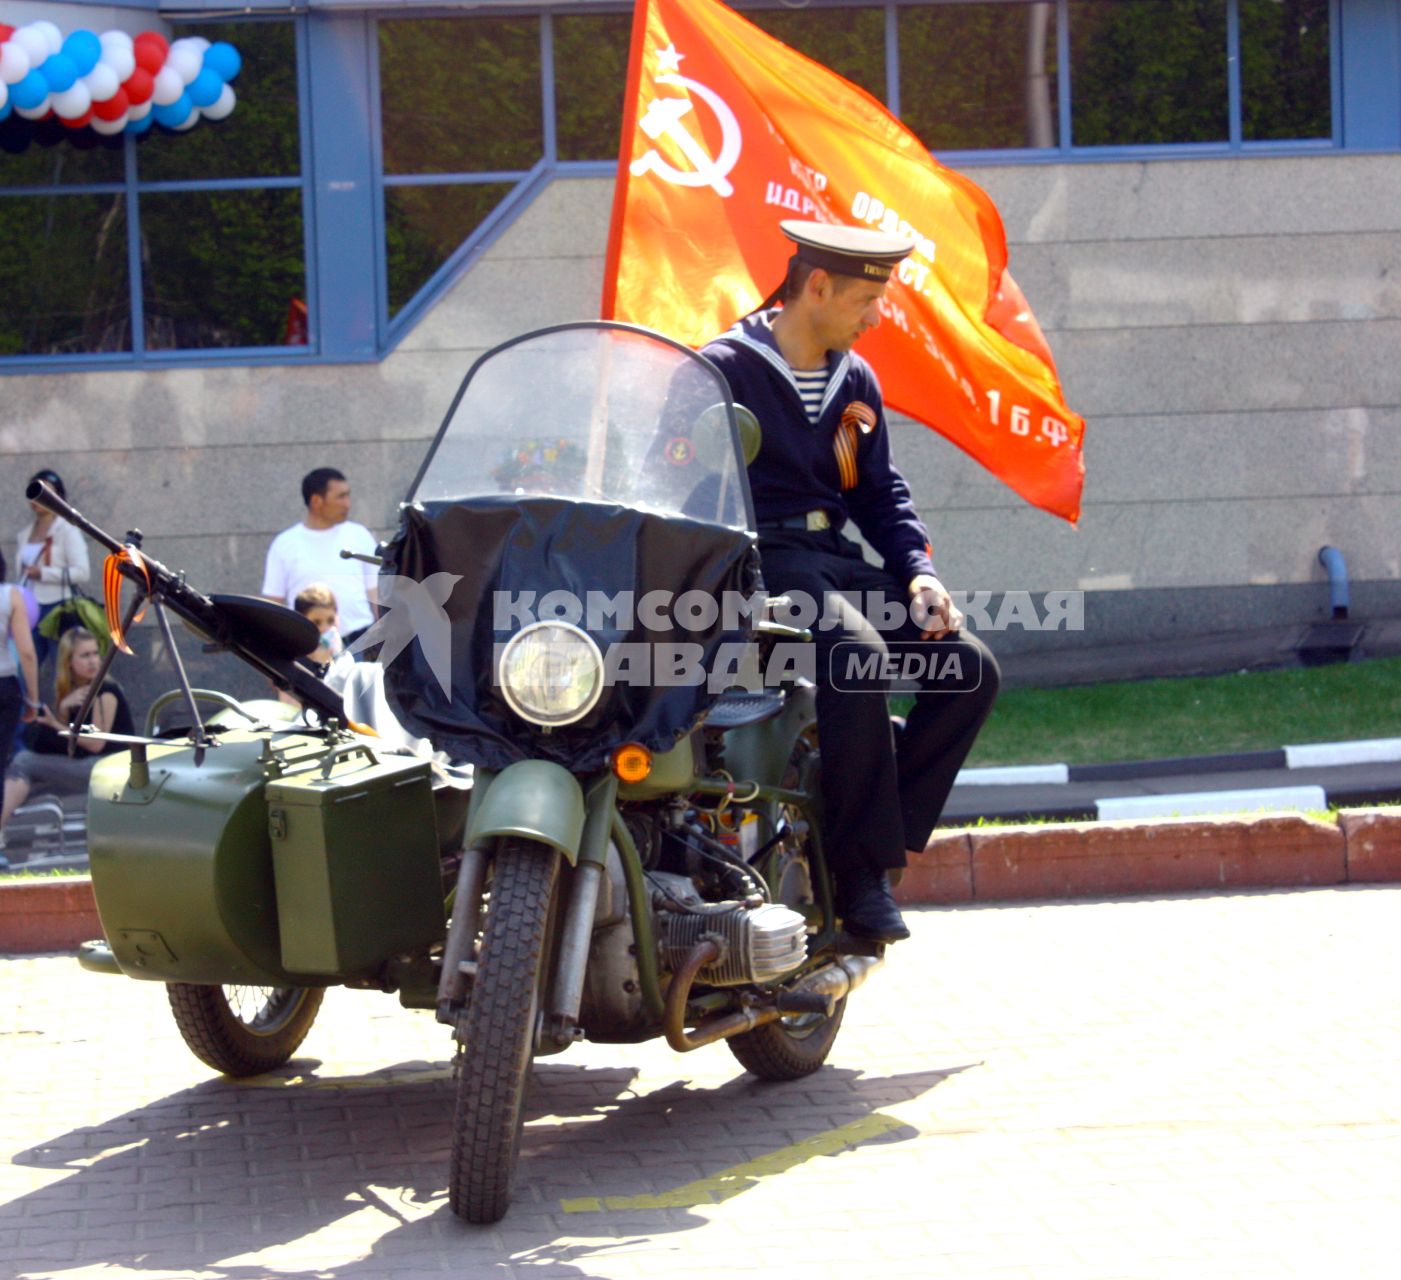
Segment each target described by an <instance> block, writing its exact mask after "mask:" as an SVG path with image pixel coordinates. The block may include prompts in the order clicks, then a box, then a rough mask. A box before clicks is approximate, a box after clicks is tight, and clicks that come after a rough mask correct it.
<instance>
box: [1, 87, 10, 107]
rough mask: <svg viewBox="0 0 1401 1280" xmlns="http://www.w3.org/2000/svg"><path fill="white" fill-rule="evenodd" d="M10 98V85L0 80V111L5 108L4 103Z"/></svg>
mask: <svg viewBox="0 0 1401 1280" xmlns="http://www.w3.org/2000/svg"><path fill="white" fill-rule="evenodd" d="M9 100H10V86H9V85H7V84H6V83H5V82H4V81H3V80H0V111H3V110H4V109H5V104H6V103H7V102H8V101H9Z"/></svg>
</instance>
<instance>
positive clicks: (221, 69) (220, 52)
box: [204, 40, 243, 84]
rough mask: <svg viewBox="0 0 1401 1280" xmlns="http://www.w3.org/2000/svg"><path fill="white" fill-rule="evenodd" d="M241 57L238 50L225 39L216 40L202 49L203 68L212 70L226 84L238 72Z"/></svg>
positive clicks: (241, 62) (241, 63) (241, 61)
mask: <svg viewBox="0 0 1401 1280" xmlns="http://www.w3.org/2000/svg"><path fill="white" fill-rule="evenodd" d="M242 66H243V59H242V58H241V57H239V55H238V50H237V49H235V48H234V47H233V45H231V44H229V43H228V41H226V40H216V41H215V42H214V43H213V44H211V45H210V46H209V48H207V49H206V50H205V51H204V69H205V70H206V71H212V72H213V73H214V74H215V75H216V76H218V77H219V79H220V80H222V81H224V82H225V83H226V84H227V83H228V82H229V81H230V80H232V79H233V78H234V76H236V75H237V74H238V73H239V70H240V68H241V67H242Z"/></svg>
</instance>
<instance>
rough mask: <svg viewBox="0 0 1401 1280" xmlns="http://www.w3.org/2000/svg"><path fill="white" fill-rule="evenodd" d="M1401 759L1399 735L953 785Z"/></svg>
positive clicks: (986, 774)
mask: <svg viewBox="0 0 1401 1280" xmlns="http://www.w3.org/2000/svg"><path fill="white" fill-rule="evenodd" d="M1397 761H1401V738H1368V739H1364V740H1362V741H1358V742H1309V743H1304V744H1302V745H1300V746H1295V747H1277V748H1275V749H1274V750H1273V751H1236V752H1231V753H1228V754H1226V755H1216V756H1174V757H1170V758H1168V759H1164V760H1129V761H1126V762H1124V763H1121V764H1020V765H998V766H989V767H986V768H976V769H960V770H959V771H958V776H957V777H956V778H955V779H954V786H956V787H1012V786H1028V785H1031V786H1039V785H1043V784H1047V783H1049V784H1051V785H1053V786H1055V785H1064V784H1068V783H1071V782H1126V781H1132V780H1133V779H1135V778H1163V777H1171V776H1173V775H1174V774H1198V773H1244V772H1247V771H1249V770H1255V769H1321V768H1334V767H1337V766H1341V765H1350V764H1392V763H1395V762H1397Z"/></svg>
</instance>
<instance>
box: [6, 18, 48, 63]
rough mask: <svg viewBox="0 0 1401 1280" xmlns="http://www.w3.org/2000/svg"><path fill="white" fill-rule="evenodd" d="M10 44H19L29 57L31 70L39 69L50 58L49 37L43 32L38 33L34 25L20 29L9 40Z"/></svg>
mask: <svg viewBox="0 0 1401 1280" xmlns="http://www.w3.org/2000/svg"><path fill="white" fill-rule="evenodd" d="M9 43H10V44H17V45H19V47H20V48H21V49H23V50H24V51H25V53H27V54H28V55H29V65H30V67H31V68H33V67H37V66H38V65H39V64H40V63H41V62H43V61H44V59H45V58H47V57H48V56H49V41H48V37H47V36H45V35H44V33H43V32H42V31H36V30H35V29H34V26H33V24H31V25H30V26H27V27H20V28H19V30H17V31H16V32H15V33H14V35H12V36H11V37H10V39H9Z"/></svg>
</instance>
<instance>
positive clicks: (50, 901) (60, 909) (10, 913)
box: [0, 876, 102, 955]
mask: <svg viewBox="0 0 1401 1280" xmlns="http://www.w3.org/2000/svg"><path fill="white" fill-rule="evenodd" d="M100 937H102V922H101V921H100V920H99V919H98V918H97V904H96V903H95V902H94V901H93V896H92V881H91V880H89V879H88V877H87V876H62V877H59V876H54V877H51V878H46V879H43V880H12V881H8V882H6V883H3V884H0V955H33V954H35V953H36V952H40V951H75V950H77V947H78V944H79V943H82V942H86V941H87V940H88V939H89V938H100Z"/></svg>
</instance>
